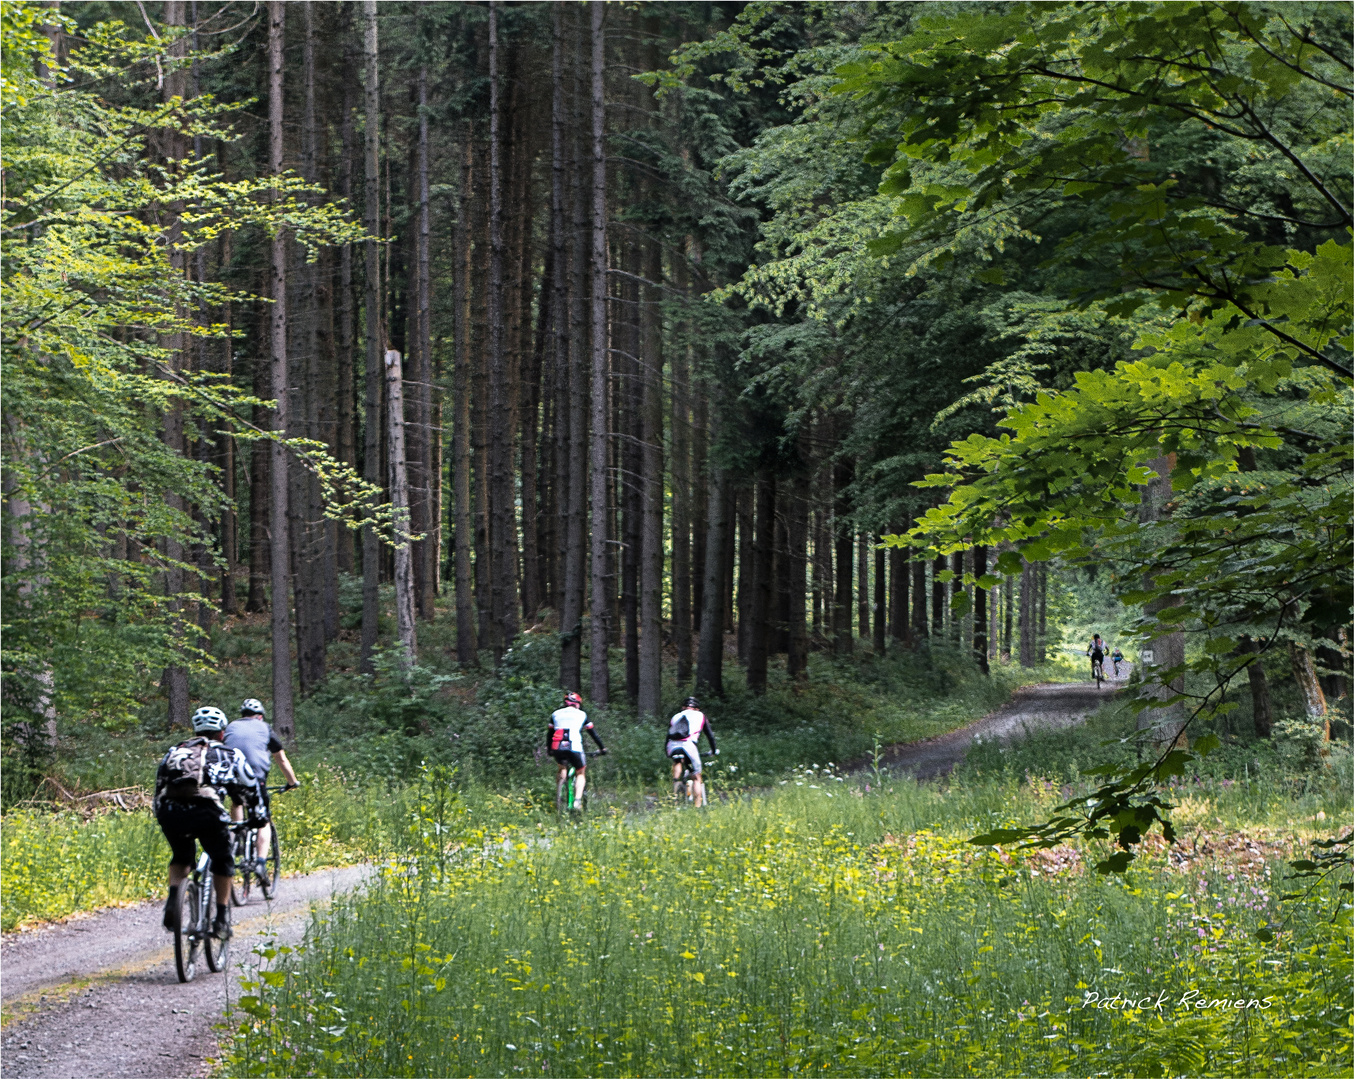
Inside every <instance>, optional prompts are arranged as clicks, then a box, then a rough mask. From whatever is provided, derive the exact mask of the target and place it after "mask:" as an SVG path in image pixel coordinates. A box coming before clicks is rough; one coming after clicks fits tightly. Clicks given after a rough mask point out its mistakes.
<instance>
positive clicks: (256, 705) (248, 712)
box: [240, 697, 268, 716]
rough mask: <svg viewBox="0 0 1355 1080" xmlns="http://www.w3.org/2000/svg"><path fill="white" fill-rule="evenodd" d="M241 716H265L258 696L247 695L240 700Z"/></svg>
mask: <svg viewBox="0 0 1355 1080" xmlns="http://www.w3.org/2000/svg"><path fill="white" fill-rule="evenodd" d="M240 715H241V716H267V715H268V714H267V713H265V712H264V707H263V702H262V701H260V700H259V699H258V698H252V697H247V698H245V700H244V701H242V702H240Z"/></svg>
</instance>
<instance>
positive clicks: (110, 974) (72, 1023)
mask: <svg viewBox="0 0 1355 1080" xmlns="http://www.w3.org/2000/svg"><path fill="white" fill-rule="evenodd" d="M370 872H371V871H370V868H369V867H363V866H354V867H347V868H345V869H341V870H323V871H318V872H316V873H313V874H306V875H304V876H301V877H293V878H286V879H284V881H283V883H282V888H281V890H280V895H279V896H278V898H277V900H275V901H273V902H271V903H270V902H267V901H264V900H262V899H255V900H251V902H250V903H249V904H248V905H246V906H245V907H243V908H237V909H236V910H235V938H234V940H233V941H232V942H231V957H232V964H231V969H230V971H229V972H228V973H227V976H226V977H224V978H223V977H222V976H221V975H213V974H211V973H210V972H208V971H207V970H206V965H204V964H203V963H201V962H199V964H198V975H197V977H196V978H195V979H194V980H193V981H192V982H191V983H187V984H181V983H180V982H179V981H178V979H177V977H176V976H175V973H174V950H173V939H172V938H171V937H170V936H169V934H167V933H166V932H165V930H164V929H163V928H162V927H161V926H160V916H161V913H162V910H163V905H162V904H161V903H158V902H157V903H147V904H138V905H136V906H135V907H128V908H115V909H112V910H108V911H103V912H98V913H95V914H93V915H90V916H88V917H87V918H82V919H76V920H72V921H70V922H67V923H64V924H62V925H59V926H51V927H43V928H41V929H37V930H30V931H26V932H20V933H15V934H7V935H5V937H4V940H3V942H0V995H2V996H3V999H4V1002H5V1010H6V1012H7V1013H11V1012H12V1013H13V1015H14V1017H15V1018H14V1019H13V1020H12V1021H11V1022H9V1023H7V1024H6V1025H5V1028H4V1033H3V1045H2V1046H0V1076H3V1077H28V1076H50V1077H72V1078H73V1077H104V1076H109V1077H112V1076H117V1077H123V1076H134V1077H171V1076H172V1077H181V1076H194V1077H196V1076H205V1075H206V1073H207V1071H208V1069H209V1068H210V1065H209V1059H210V1058H212V1057H213V1056H214V1055H215V1054H216V1053H217V1035H216V1031H215V1027H216V1025H218V1024H220V1023H221V1021H222V1017H223V1016H224V1015H225V1013H226V1012H227V1010H228V1008H229V1006H230V1002H231V1000H232V999H233V998H235V997H237V996H238V994H239V987H238V980H239V978H240V977H241V976H248V974H249V973H250V972H251V971H252V970H253V965H254V964H255V962H256V961H257V958H256V957H255V956H254V955H253V954H252V951H251V950H252V949H253V948H254V946H255V945H256V944H258V943H259V942H261V941H264V940H267V939H270V938H271V939H275V940H277V941H279V942H289V941H297V940H299V939H300V938H301V935H302V934H303V933H304V932H305V929H306V924H307V921H308V917H309V915H310V910H311V906H312V905H313V904H317V903H325V902H327V901H328V900H329V899H330V897H332V896H333V895H334V894H335V893H339V892H344V891H346V890H348V889H351V888H353V887H354V886H355V885H358V884H359V883H360V882H361V881H362V880H363V879H364V878H365V877H366V876H367V875H368V874H369V873H370Z"/></svg>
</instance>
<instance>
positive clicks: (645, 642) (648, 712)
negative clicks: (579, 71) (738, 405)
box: [636, 22, 664, 717]
mask: <svg viewBox="0 0 1355 1080" xmlns="http://www.w3.org/2000/svg"><path fill="white" fill-rule="evenodd" d="M649 25H650V32H651V34H652V35H653V36H654V37H657V33H658V30H657V26H656V25H655V24H653V23H652V22H651V23H650V24H649ZM651 60H652V61H653V62H654V63H655V65H656V66H657V64H658V62H659V58H658V53H657V50H655V51H654V53H653V55H652V57H651ZM651 100H652V98H651ZM644 276H645V285H644V292H643V294H642V295H643V297H644V306H643V308H642V312H643V317H642V318H641V322H640V326H641V335H640V336H641V348H642V352H641V354H640V356H641V362H640V365H639V375H640V386H641V396H640V465H641V479H640V534H641V535H640V693H639V696H638V697H637V699H636V703H637V704H638V706H639V714H640V716H642V717H658V715H659V712H660V710H661V708H662V704H661V702H660V695H661V692H662V686H663V668H662V661H663V621H662V619H663V555H664V550H663V495H664V470H663V363H664V356H663V314H662V313H663V307H662V304H663V252H662V249H661V248H660V246H659V242H658V241H657V240H655V239H648V240H646V241H645V245H644Z"/></svg>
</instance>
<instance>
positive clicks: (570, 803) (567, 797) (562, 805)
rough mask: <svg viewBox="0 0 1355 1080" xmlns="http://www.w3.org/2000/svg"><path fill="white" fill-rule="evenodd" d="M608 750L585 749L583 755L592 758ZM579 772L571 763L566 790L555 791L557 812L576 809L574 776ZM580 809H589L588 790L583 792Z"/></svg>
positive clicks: (566, 772)
mask: <svg viewBox="0 0 1355 1080" xmlns="http://www.w3.org/2000/svg"><path fill="white" fill-rule="evenodd" d="M606 752H607V751H606V750H585V751H583V756H584V757H585V758H590V757H600V756H601V755H603V754H605V753H606ZM578 774H579V770H578V769H576V768H575V767H574V766H573V765H570V766H569V768H568V769H566V770H565V789H564V792H563V793H562V792H559V791H557V792H556V793H555V812H556V813H557V814H559V813H565V812H568V811H571V810H573V809H574V806H575V803H574V777H576V776H577V775H578ZM579 809H580V810H581V811H586V810H587V809H588V792H587V791H584V793H583V802H582V803H581V804H579Z"/></svg>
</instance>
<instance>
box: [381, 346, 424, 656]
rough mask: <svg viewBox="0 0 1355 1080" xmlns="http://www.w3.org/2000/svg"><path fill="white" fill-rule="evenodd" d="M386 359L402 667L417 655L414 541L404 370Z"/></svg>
mask: <svg viewBox="0 0 1355 1080" xmlns="http://www.w3.org/2000/svg"><path fill="white" fill-rule="evenodd" d="M385 362H386V405H387V420H386V423H387V425H388V433H389V440H390V491H391V508H392V512H393V517H394V523H393V532H394V534H395V621H396V626H397V628H398V632H399V638H400V645H401V647H402V649H403V651H404V657H403V661H404V664H405V667H407V668H408V667H412V666H413V664H414V662H415V661H416V660H417V659H418V651H417V650H418V641H417V638H416V636H415V626H414V618H415V611H414V545H413V543H412V542H411V541H410V539H409V532H410V514H409V476H408V463H407V461H406V459H405V395H404V381H405V380H404V370H403V366H402V364H401V362H400V354H399V353H398V352H396V351H395V350H394V349H388V350H387V351H386V356H385Z"/></svg>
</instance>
